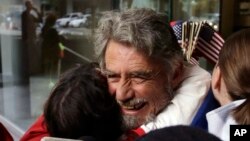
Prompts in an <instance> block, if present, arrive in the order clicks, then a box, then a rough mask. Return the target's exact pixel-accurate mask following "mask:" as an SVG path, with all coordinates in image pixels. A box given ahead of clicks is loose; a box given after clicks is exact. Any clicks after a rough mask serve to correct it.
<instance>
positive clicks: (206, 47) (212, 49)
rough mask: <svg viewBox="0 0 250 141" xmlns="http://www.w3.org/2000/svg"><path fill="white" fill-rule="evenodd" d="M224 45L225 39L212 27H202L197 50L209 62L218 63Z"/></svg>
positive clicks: (206, 25) (205, 25)
mask: <svg viewBox="0 0 250 141" xmlns="http://www.w3.org/2000/svg"><path fill="white" fill-rule="evenodd" d="M223 44H224V39H223V38H222V37H221V36H220V35H219V34H218V33H217V32H216V31H215V30H214V29H213V28H212V27H211V26H209V25H208V24H207V23H205V24H204V25H203V26H202V27H201V29H200V33H199V36H198V41H197V43H196V48H197V52H200V54H202V56H204V57H205V58H206V59H207V60H208V61H210V62H211V63H214V64H215V63H216V62H217V60H218V56H219V52H220V50H221V48H222V46H223Z"/></svg>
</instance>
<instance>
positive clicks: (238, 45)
mask: <svg viewBox="0 0 250 141" xmlns="http://www.w3.org/2000/svg"><path fill="white" fill-rule="evenodd" d="M249 39H250V29H244V30H241V31H239V32H236V33H234V34H233V35H231V36H230V37H229V38H228V39H227V40H226V42H225V44H224V45H223V48H222V50H221V52H220V54H219V59H218V63H217V65H216V66H215V68H214V70H213V75H212V90H213V93H214V96H215V98H216V99H217V100H218V102H219V103H220V105H221V107H219V108H218V109H215V110H213V111H211V112H209V113H207V120H208V129H209V132H211V133H213V134H215V135H216V136H218V137H220V138H221V139H222V140H229V137H230V132H229V128H230V125H237V124H240V125H249V124H250V79H249V77H250V56H249V54H250V40H249Z"/></svg>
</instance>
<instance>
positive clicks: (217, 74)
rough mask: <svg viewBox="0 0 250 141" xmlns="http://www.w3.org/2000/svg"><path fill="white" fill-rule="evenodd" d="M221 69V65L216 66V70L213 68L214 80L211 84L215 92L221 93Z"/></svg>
mask: <svg viewBox="0 0 250 141" xmlns="http://www.w3.org/2000/svg"><path fill="white" fill-rule="evenodd" d="M221 79H222V77H221V71H220V67H219V66H215V68H214V70H213V74H212V80H211V81H212V82H211V86H212V90H213V93H216V94H218V93H220V91H221Z"/></svg>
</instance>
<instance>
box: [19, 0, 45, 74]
mask: <svg viewBox="0 0 250 141" xmlns="http://www.w3.org/2000/svg"><path fill="white" fill-rule="evenodd" d="M24 4H25V7H26V9H25V10H24V11H23V12H22V15H21V19H22V22H21V24H22V40H23V43H24V46H25V48H26V49H27V52H28V57H29V58H28V60H29V72H30V74H34V73H37V72H38V71H39V69H40V68H39V66H40V65H39V62H40V52H41V51H40V48H39V46H37V44H36V42H37V33H36V29H37V26H38V23H40V22H42V15H41V13H40V12H39V11H38V9H37V8H36V7H35V6H34V5H33V3H32V1H31V0H26V1H25V3H24Z"/></svg>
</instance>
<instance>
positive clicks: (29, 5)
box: [24, 0, 32, 9]
mask: <svg viewBox="0 0 250 141" xmlns="http://www.w3.org/2000/svg"><path fill="white" fill-rule="evenodd" d="M24 5H25V7H26V8H27V9H31V8H32V1H31V0H26V1H25V2H24Z"/></svg>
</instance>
